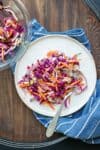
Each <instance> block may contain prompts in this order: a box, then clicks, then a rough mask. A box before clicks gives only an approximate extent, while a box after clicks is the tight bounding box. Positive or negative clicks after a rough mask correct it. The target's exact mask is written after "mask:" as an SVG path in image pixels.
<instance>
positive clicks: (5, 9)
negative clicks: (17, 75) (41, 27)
mask: <svg viewBox="0 0 100 150" xmlns="http://www.w3.org/2000/svg"><path fill="white" fill-rule="evenodd" d="M7 13H8V14H11V16H7V15H6V14H7ZM12 16H13V17H12ZM0 17H1V19H0V29H1V32H0V33H1V39H0V44H1V47H0V48H1V49H0V52H1V53H0V57H1V59H0V70H4V69H6V68H8V67H10V66H13V65H14V64H15V63H16V62H17V61H18V60H19V59H20V58H21V57H22V56H23V54H24V53H25V51H26V49H27V47H28V45H29V41H28V38H29V27H28V22H29V19H30V18H29V14H28V11H27V9H26V8H25V6H24V4H23V3H22V2H21V1H20V0H1V1H0ZM3 21H4V26H3V25H2V22H3ZM16 24H17V28H16V30H17V32H16V31H15V28H14V27H15V25H16ZM3 29H5V30H6V31H5V33H6V38H5V40H4V39H3V38H4V36H5V35H4V36H2V33H3ZM8 31H9V32H8ZM10 31H12V32H13V34H12V32H10ZM7 33H9V34H7ZM13 35H14V38H13V39H16V41H18V42H19V43H17V44H16V45H14V44H15V43H14V42H12V43H11V38H12V36H13ZM7 36H8V37H10V36H11V38H8V37H7ZM16 36H17V37H18V38H16ZM7 38H8V39H7ZM7 44H8V45H7ZM9 45H10V46H9ZM12 45H13V46H12ZM3 46H4V47H3ZM8 46H9V49H11V50H10V51H9V50H8V49H7V47H8ZM3 48H5V51H4V49H3Z"/></svg>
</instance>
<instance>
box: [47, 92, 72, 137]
mask: <svg viewBox="0 0 100 150" xmlns="http://www.w3.org/2000/svg"><path fill="white" fill-rule="evenodd" d="M71 94H72V92H70V93H68V94H67V95H66V96H65V97H64V100H63V102H62V104H61V105H60V107H59V109H58V110H57V112H56V114H55V116H54V118H53V119H52V120H51V122H50V124H49V126H48V127H47V130H46V137H51V136H52V135H53V133H54V131H55V128H56V125H57V121H58V119H59V116H60V114H61V111H62V108H63V106H64V102H65V100H66V99H67V98H68V97H69V96H70V95H71Z"/></svg>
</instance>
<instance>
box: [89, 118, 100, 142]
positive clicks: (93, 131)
mask: <svg viewBox="0 0 100 150" xmlns="http://www.w3.org/2000/svg"><path fill="white" fill-rule="evenodd" d="M99 124H100V120H99V121H98V123H97V124H96V126H95V127H94V129H93V130H92V132H91V133H90V135H89V136H88V139H89V138H90V137H91V136H92V135H93V134H94V133H95V131H96V129H97V127H98V126H99Z"/></svg>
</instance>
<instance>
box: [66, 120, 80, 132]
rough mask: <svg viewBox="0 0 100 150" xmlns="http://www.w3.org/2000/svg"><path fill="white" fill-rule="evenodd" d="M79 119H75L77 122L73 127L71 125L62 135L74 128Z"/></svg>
mask: <svg viewBox="0 0 100 150" xmlns="http://www.w3.org/2000/svg"><path fill="white" fill-rule="evenodd" d="M79 119H80V118H79ZM79 119H77V120H76V121H75V122H74V123H73V125H72V126H71V127H70V128H69V129H67V130H66V131H65V132H64V134H66V133H67V132H69V131H70V130H71V129H72V128H73V127H74V126H75V124H76V123H77V122H78V120H79Z"/></svg>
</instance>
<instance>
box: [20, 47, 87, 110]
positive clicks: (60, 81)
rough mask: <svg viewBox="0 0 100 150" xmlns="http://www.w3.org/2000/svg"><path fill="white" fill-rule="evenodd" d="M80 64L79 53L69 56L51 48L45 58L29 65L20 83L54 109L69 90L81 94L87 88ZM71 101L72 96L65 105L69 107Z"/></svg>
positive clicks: (35, 97)
mask: <svg viewBox="0 0 100 150" xmlns="http://www.w3.org/2000/svg"><path fill="white" fill-rule="evenodd" d="M79 66H80V64H79V59H78V54H76V55H74V56H72V57H68V56H66V55H65V54H64V53H61V52H59V51H57V50H51V51H49V52H48V53H47V56H46V57H45V58H43V59H41V60H37V62H36V63H34V64H32V65H31V66H28V67H27V71H26V74H25V75H24V76H23V77H22V79H21V80H20V81H19V82H18V85H19V86H20V88H21V89H24V90H26V91H27V92H28V93H30V94H31V95H32V96H33V99H35V100H37V101H38V102H39V103H40V104H46V105H48V106H50V107H51V108H52V109H54V104H61V103H62V101H63V99H64V97H65V95H67V94H68V93H69V92H71V91H74V92H75V93H76V94H80V93H81V92H83V91H84V90H85V89H86V87H87V82H86V79H85V77H84V75H83V74H82V72H81V71H80V70H79ZM69 103H70V97H69V98H68V99H67V100H66V101H65V106H66V107H68V105H69Z"/></svg>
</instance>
